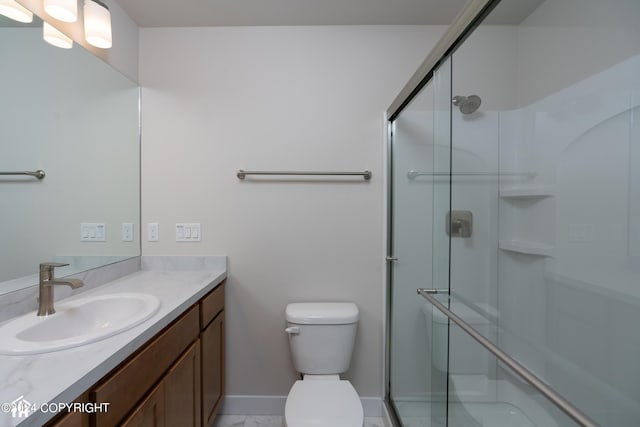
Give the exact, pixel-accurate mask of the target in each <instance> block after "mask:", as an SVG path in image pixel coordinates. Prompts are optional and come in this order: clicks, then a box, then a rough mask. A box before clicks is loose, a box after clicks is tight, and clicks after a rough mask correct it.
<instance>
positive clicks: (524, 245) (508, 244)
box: [498, 240, 555, 257]
mask: <svg viewBox="0 0 640 427" xmlns="http://www.w3.org/2000/svg"><path fill="white" fill-rule="evenodd" d="M498 248H500V249H501V250H503V251H507V252H516V253H519V254H525V255H535V256H544V257H552V256H553V252H554V249H555V248H554V247H553V246H550V245H545V244H544V243H538V242H530V241H527V240H500V241H499V242H498Z"/></svg>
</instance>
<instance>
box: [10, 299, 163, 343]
mask: <svg viewBox="0 0 640 427" xmlns="http://www.w3.org/2000/svg"><path fill="white" fill-rule="evenodd" d="M54 306H55V308H56V312H55V313H54V314H52V315H49V316H45V317H38V316H36V312H35V311H34V312H31V313H28V314H25V315H24V316H21V317H18V318H16V319H14V320H11V321H9V322H7V323H5V324H4V325H2V326H0V354H6V355H16V354H37V353H47V352H50V351H57V350H63V349H66V348H70V347H77V346H81V345H84V344H88V343H91V342H95V341H99V340H102V339H104V338H107V337H110V336H112V335H115V334H118V333H120V332H123V331H126V330H127V329H130V328H132V327H134V326H136V325H138V324H140V323H142V322H144V321H145V320H147V319H148V318H150V317H151V316H153V315H154V314H155V312H156V311H158V308H159V307H160V300H159V299H158V298H156V297H155V296H153V295H148V294H139V293H117V294H107V295H96V296H88V297H84V298H78V299H75V300H73V301H68V302H64V301H62V302H59V303H56V304H55V305H54Z"/></svg>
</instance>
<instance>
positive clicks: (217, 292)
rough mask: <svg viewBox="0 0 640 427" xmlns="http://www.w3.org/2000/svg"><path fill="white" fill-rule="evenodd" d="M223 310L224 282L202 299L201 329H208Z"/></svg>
mask: <svg viewBox="0 0 640 427" xmlns="http://www.w3.org/2000/svg"><path fill="white" fill-rule="evenodd" d="M222 310H224V282H222V283H221V284H220V285H219V286H218V287H217V288H215V289H214V290H213V291H212V292H211V293H209V294H208V295H206V296H205V297H204V298H202V301H201V302H200V328H201V329H204V328H206V327H207V325H208V324H209V323H211V321H212V320H213V319H214V318H215V317H216V316H217V315H218V314H219V313H220V312H221V311H222Z"/></svg>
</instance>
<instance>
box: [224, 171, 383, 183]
mask: <svg viewBox="0 0 640 427" xmlns="http://www.w3.org/2000/svg"><path fill="white" fill-rule="evenodd" d="M236 175H237V177H238V179H244V178H245V177H246V176H247V175H302V176H362V177H363V178H364V179H365V180H366V181H368V180H370V179H371V171H363V172H300V171H245V170H242V169H240V170H239V171H238V173H237V174H236Z"/></svg>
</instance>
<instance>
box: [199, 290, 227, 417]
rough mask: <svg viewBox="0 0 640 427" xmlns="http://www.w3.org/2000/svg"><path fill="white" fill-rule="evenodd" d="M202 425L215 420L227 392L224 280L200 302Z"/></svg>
mask: <svg viewBox="0 0 640 427" xmlns="http://www.w3.org/2000/svg"><path fill="white" fill-rule="evenodd" d="M200 307H201V309H200V327H201V332H200V343H201V346H202V425H203V426H206V427H208V426H211V425H212V424H213V421H214V418H215V416H216V412H217V411H218V407H219V406H220V404H221V403H222V397H223V395H224V381H225V378H224V370H225V367H224V351H225V350H224V284H223V285H220V286H218V287H217V288H216V289H215V290H214V291H213V292H211V293H210V294H209V295H207V296H206V297H204V298H203V299H202V301H201V302H200Z"/></svg>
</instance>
